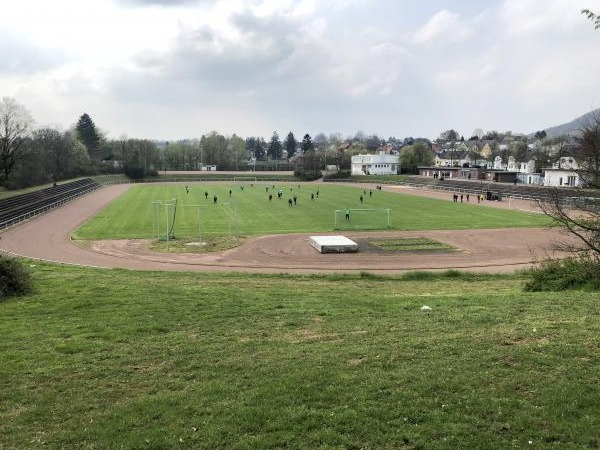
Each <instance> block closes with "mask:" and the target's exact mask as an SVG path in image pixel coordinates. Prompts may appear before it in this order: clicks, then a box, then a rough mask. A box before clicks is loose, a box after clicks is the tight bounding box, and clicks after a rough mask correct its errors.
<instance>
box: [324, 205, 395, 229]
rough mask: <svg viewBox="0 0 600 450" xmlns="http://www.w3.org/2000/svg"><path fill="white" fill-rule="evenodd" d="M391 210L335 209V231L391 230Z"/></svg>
mask: <svg viewBox="0 0 600 450" xmlns="http://www.w3.org/2000/svg"><path fill="white" fill-rule="evenodd" d="M391 211H392V210H391V209H336V210H335V212H334V217H333V228H334V229H335V230H383V229H386V228H391V226H392V217H391Z"/></svg>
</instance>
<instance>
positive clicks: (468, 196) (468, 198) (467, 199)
mask: <svg viewBox="0 0 600 450" xmlns="http://www.w3.org/2000/svg"><path fill="white" fill-rule="evenodd" d="M467 203H469V194H467Z"/></svg>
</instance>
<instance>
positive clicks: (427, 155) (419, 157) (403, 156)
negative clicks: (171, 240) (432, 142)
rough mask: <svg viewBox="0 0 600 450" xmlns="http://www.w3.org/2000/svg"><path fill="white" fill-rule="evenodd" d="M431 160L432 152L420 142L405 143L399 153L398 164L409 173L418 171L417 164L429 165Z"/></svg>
mask: <svg viewBox="0 0 600 450" xmlns="http://www.w3.org/2000/svg"><path fill="white" fill-rule="evenodd" d="M433 160H434V158H433V153H432V152H431V150H430V149H429V148H428V147H427V146H426V145H425V144H423V143H422V142H417V143H416V144H415V145H407V146H405V147H403V148H402V152H401V153H400V166H401V167H402V168H403V170H406V171H407V172H409V173H418V167H419V166H430V165H432V164H433Z"/></svg>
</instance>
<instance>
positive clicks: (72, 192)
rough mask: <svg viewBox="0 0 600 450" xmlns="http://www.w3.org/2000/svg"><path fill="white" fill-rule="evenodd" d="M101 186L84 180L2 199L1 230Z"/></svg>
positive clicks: (88, 179) (0, 211)
mask: <svg viewBox="0 0 600 450" xmlns="http://www.w3.org/2000/svg"><path fill="white" fill-rule="evenodd" d="M100 186H101V185H100V184H99V183H97V182H96V181H94V180H92V179H91V178H84V179H81V180H77V181H71V182H69V183H64V184H59V185H55V186H52V187H49V188H46V189H41V190H39V191H35V192H28V193H26V194H21V195H16V196H14V197H9V198H5V199H0V229H3V228H7V227H9V226H11V225H14V224H17V223H19V222H22V221H24V220H27V219H29V218H31V217H34V216H36V215H38V214H42V213H44V212H46V211H49V210H51V209H54V208H57V207H58V206H61V205H63V204H65V203H67V202H69V201H71V200H74V199H75V198H78V197H81V196H82V195H85V194H87V193H89V192H92V191H94V190H96V189H98V188H99V187H100Z"/></svg>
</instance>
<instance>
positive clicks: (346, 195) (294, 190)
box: [74, 183, 548, 239]
mask: <svg viewBox="0 0 600 450" xmlns="http://www.w3.org/2000/svg"><path fill="white" fill-rule="evenodd" d="M267 186H268V187H269V192H272V191H273V187H272V186H273V185H272V184H266V183H255V184H254V186H253V187H252V186H250V184H249V183H247V184H246V185H245V189H244V191H242V190H241V189H240V188H239V186H237V185H234V184H232V183H192V184H190V185H189V193H186V190H185V187H184V185H183V184H160V185H153V184H146V185H136V186H132V187H131V189H129V190H128V191H127V192H126V193H125V194H124V195H123V196H121V197H120V198H119V199H117V200H116V201H115V202H113V203H112V204H111V205H109V207H107V208H106V209H105V210H104V211H102V212H101V213H100V214H98V215H97V216H96V217H94V218H92V219H91V220H90V221H88V222H87V223H86V224H84V226H83V227H81V228H80V229H78V230H77V231H76V232H75V234H74V237H75V238H76V239H108V238H151V237H154V236H153V206H152V204H153V201H155V200H170V199H177V212H176V219H175V235H176V236H177V237H179V238H192V237H195V236H198V234H209V235H215V234H217V235H223V234H228V233H229V230H230V227H231V226H232V225H231V224H230V221H229V216H230V214H233V212H232V208H231V207H230V206H225V205H223V204H224V203H230V204H232V203H235V214H237V216H238V217H239V233H240V234H242V235H261V234H275V233H292V232H327V231H333V228H334V211H335V210H336V209H337V210H340V209H341V210H343V209H346V208H352V209H360V208H373V209H385V208H390V209H391V210H392V212H391V222H392V227H391V229H394V230H434V229H470V228H502V227H530V226H544V225H546V224H548V219H547V218H546V217H545V216H542V215H538V214H527V213H523V212H519V211H508V210H503V209H498V208H491V207H486V206H484V205H477V204H475V203H459V204H457V203H454V202H451V201H444V200H436V199H430V198H425V197H417V196H410V195H403V194H397V193H392V192H385V191H383V192H382V191H377V190H373V192H372V197H371V196H370V195H369V191H368V190H367V191H363V189H360V188H357V187H351V186H345V185H337V184H315V183H304V184H298V183H294V184H280V185H277V184H275V192H274V194H276V191H277V190H279V189H283V190H284V195H283V199H282V200H281V201H279V200H277V195H274V198H273V200H272V201H271V202H269V201H268V197H267V195H268V194H267V192H266V189H265V188H266V187H267ZM299 186H300V187H299ZM290 188H291V191H290ZM230 189H231V190H232V197H231V199H230V198H229V190H230ZM317 190H319V198H318V199H317V198H315V201H311V200H310V196H311V193H314V194H316V191H317ZM204 192H207V193H208V194H209V195H208V199H206V198H205V196H204ZM213 195H217V197H218V199H219V201H218V204H219V205H220V206H214V205H213V204H212V203H213V202H212V198H213ZM292 195H296V196H297V197H298V203H297V206H295V207H291V208H290V207H289V206H288V202H287V200H288V198H289V197H290V196H292ZM361 195H363V198H364V204H361V203H360V200H359V198H360V196H361ZM158 219H160V222H159V223H160V225H161V227H162V228H163V229H165V230H166V211H165V209H161V210H157V212H156V216H155V220H158ZM233 223H234V224H235V221H234V222H233ZM234 226H235V228H237V227H238V225H237V224H235V225H234Z"/></svg>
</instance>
